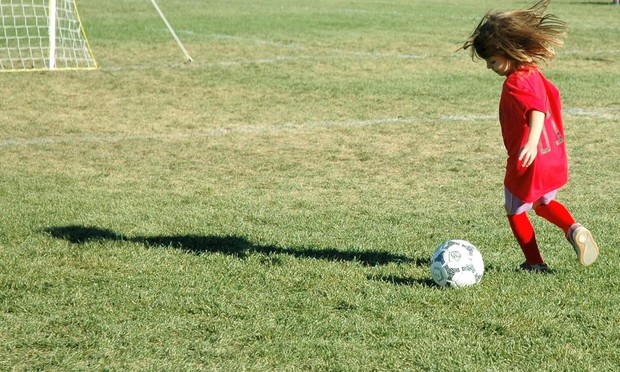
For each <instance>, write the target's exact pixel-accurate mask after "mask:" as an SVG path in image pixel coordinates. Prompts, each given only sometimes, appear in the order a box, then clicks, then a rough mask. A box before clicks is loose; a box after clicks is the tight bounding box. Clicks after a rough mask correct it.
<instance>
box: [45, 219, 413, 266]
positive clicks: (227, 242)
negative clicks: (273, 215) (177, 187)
mask: <svg viewBox="0 0 620 372" xmlns="http://www.w3.org/2000/svg"><path fill="white" fill-rule="evenodd" d="M43 232H45V233H47V234H49V235H50V236H52V237H54V238H57V239H63V240H66V241H68V242H71V243H73V244H80V245H81V244H85V243H88V242H97V241H100V242H105V241H123V242H133V243H138V244H144V245H145V246H147V247H149V248H174V249H179V250H183V251H185V252H188V253H193V254H205V253H223V254H227V255H231V256H235V257H239V258H245V257H247V256H248V255H249V254H253V253H259V254H263V255H272V254H286V255H290V256H293V257H298V258H314V259H321V260H328V261H355V262H359V263H361V264H362V265H364V266H378V265H386V264H389V263H411V261H412V260H411V259H410V258H409V257H407V256H403V255H397V254H396V255H395V254H392V253H390V252H387V251H362V250H360V251H357V250H340V249H335V248H325V249H323V248H312V247H301V248H295V247H280V246H276V245H259V244H255V243H252V242H251V241H249V240H247V239H246V238H244V237H239V236H215V235H207V236H204V235H171V236H165V235H163V236H135V237H129V236H125V235H122V234H118V233H116V232H114V231H112V230H109V229H102V228H99V227H92V226H81V225H70V226H54V227H48V228H45V229H43Z"/></svg>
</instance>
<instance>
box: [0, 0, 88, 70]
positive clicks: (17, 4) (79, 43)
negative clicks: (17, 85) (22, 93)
mask: <svg viewBox="0 0 620 372" xmlns="http://www.w3.org/2000/svg"><path fill="white" fill-rule="evenodd" d="M0 28H1V29H0V72H3V71H42V70H94V69H96V68H97V62H96V61H95V58H94V57H93V53H92V51H91V49H90V45H89V42H88V39H87V38H86V33H85V32H84V28H83V27H82V22H81V20H80V15H79V13H78V9H77V5H76V3H75V0H0Z"/></svg>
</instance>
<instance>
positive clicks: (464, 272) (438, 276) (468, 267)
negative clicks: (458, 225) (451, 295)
mask: <svg viewBox="0 0 620 372" xmlns="http://www.w3.org/2000/svg"><path fill="white" fill-rule="evenodd" d="M483 274H484V262H483V261H482V255H481V254H480V252H479V251H478V249H477V248H476V247H475V246H474V245H473V244H471V243H470V242H467V241H465V240H448V241H445V242H443V243H441V245H440V246H439V247H437V249H436V250H435V253H433V256H432V258H431V275H432V276H433V280H434V281H435V283H437V284H438V285H440V286H442V287H443V286H445V285H450V286H451V287H467V286H470V285H474V284H478V283H480V280H481V279H482V275H483Z"/></svg>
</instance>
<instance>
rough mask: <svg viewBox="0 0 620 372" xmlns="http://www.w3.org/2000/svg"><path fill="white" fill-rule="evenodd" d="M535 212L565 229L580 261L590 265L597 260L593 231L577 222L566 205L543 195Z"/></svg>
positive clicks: (536, 205) (597, 252) (535, 207)
mask: <svg viewBox="0 0 620 372" xmlns="http://www.w3.org/2000/svg"><path fill="white" fill-rule="evenodd" d="M546 196H547V195H546ZM554 196H555V195H554ZM534 212H536V214H537V215H539V216H540V217H542V218H544V219H546V220H547V221H549V222H551V223H553V224H554V225H556V226H558V227H559V228H560V229H562V231H564V235H565V236H566V238H567V239H568V241H569V242H570V243H571V245H572V246H573V249H575V253H577V257H578V258H579V263H581V264H582V265H583V266H589V265H591V264H592V263H594V261H596V259H597V257H598V254H599V248H598V245H597V244H596V242H595V241H594V238H593V237H592V233H590V231H589V230H588V229H586V228H585V227H583V226H581V224H578V223H575V219H574V218H573V216H572V215H571V214H570V212H569V211H568V209H566V207H565V206H564V205H562V204H561V203H559V202H557V201H555V200H553V198H551V199H547V200H544V197H543V199H541V200H540V203H536V204H535V205H534Z"/></svg>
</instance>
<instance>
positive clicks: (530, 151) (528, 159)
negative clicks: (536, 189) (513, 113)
mask: <svg viewBox="0 0 620 372" xmlns="http://www.w3.org/2000/svg"><path fill="white" fill-rule="evenodd" d="M528 121H529V123H530V134H529V135H528V137H527V142H526V143H525V146H523V147H522V148H521V151H520V152H519V160H520V161H522V164H523V166H524V167H529V166H530V165H532V163H533V162H534V159H536V155H538V142H539V141H540V134H541V133H542V130H543V126H544V124H545V114H544V113H542V112H540V111H537V110H531V111H529V112H528Z"/></svg>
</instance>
